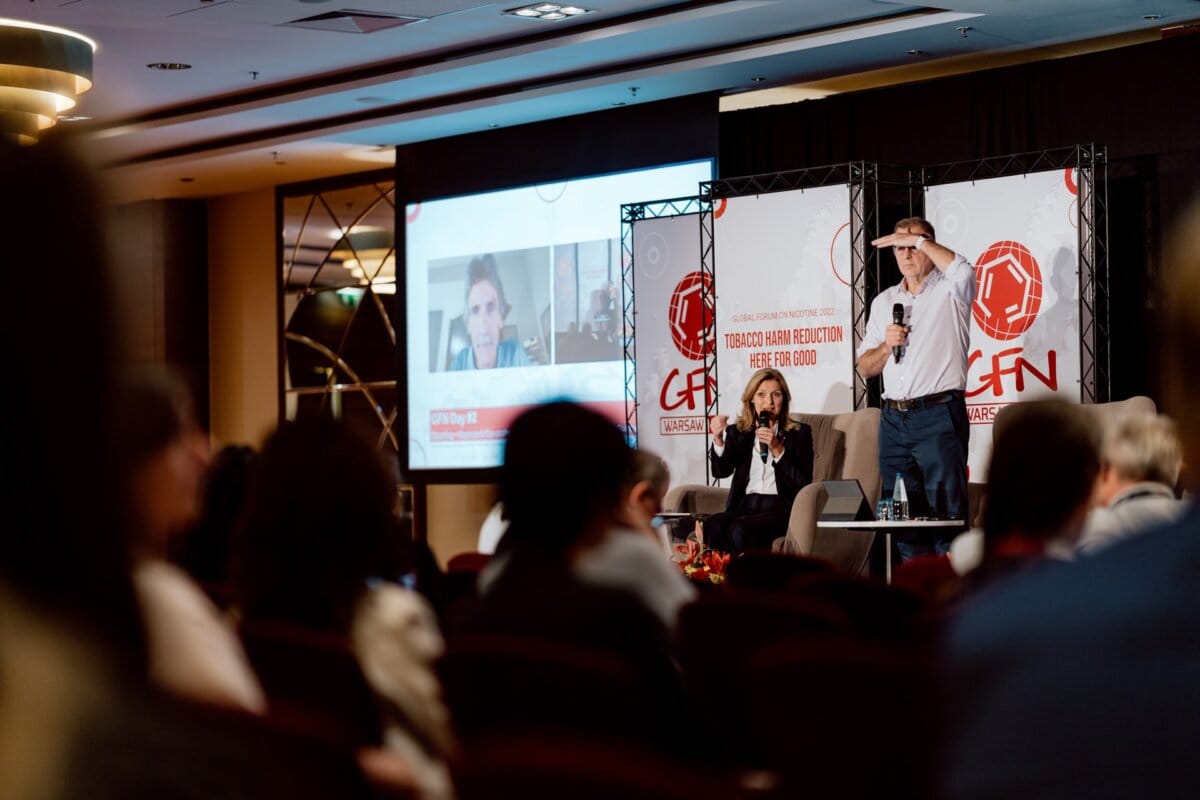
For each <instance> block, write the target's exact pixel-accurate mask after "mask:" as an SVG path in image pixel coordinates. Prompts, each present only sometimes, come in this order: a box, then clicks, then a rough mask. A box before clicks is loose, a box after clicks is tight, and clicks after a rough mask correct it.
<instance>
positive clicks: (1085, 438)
mask: <svg viewBox="0 0 1200 800" xmlns="http://www.w3.org/2000/svg"><path fill="white" fill-rule="evenodd" d="M1099 448H1100V441H1099V436H1098V434H1097V432H1096V431H1095V429H1094V427H1093V426H1092V425H1091V424H1090V422H1089V419H1088V418H1087V417H1085V416H1084V415H1083V414H1082V413H1080V410H1079V406H1078V405H1077V404H1075V403H1070V402H1068V401H1066V400H1060V399H1046V400H1034V401H1027V402H1023V403H1016V404H1014V405H1011V406H1008V407H1007V408H1005V409H1004V413H1003V414H1001V415H1000V416H999V417H998V418H997V420H996V425H995V428H994V430H993V432H992V455H991V459H990V461H989V463H988V485H987V494H986V495H985V498H984V505H983V535H984V556H983V564H982V565H981V566H980V567H979V569H978V570H976V571H975V572H974V573H972V575H973V577H974V578H975V579H981V580H991V579H992V578H995V577H998V576H1000V575H1003V574H1005V573H1008V572H1011V571H1014V570H1019V569H1021V568H1022V567H1024V566H1026V565H1028V564H1030V563H1033V562H1036V561H1037V560H1039V559H1041V558H1042V557H1043V556H1045V555H1047V554H1050V555H1053V554H1055V553H1056V552H1057V553H1060V554H1066V553H1069V552H1070V550H1071V549H1072V548H1073V546H1074V543H1075V542H1076V541H1077V540H1078V539H1079V536H1080V534H1081V533H1082V531H1083V523H1084V520H1085V519H1086V518H1087V512H1088V506H1089V503H1090V501H1091V495H1092V487H1093V486H1094V484H1095V481H1096V476H1097V475H1098V474H1099V471H1100V449H1099Z"/></svg>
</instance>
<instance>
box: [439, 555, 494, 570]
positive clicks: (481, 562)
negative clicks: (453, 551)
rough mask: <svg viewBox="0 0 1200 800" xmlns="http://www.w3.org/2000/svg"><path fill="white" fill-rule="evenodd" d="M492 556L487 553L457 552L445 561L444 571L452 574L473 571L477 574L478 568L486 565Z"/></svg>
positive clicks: (480, 568)
mask: <svg viewBox="0 0 1200 800" xmlns="http://www.w3.org/2000/svg"><path fill="white" fill-rule="evenodd" d="M491 560H492V557H491V555H490V554H488V553H477V552H474V551H472V552H469V553H458V554H457V555H453V556H451V557H450V560H449V561H447V562H446V572H447V573H449V574H454V573H457V572H473V573H476V574H478V573H479V571H480V570H482V569H483V568H484V567H486V566H487V565H488V562H489V561H491Z"/></svg>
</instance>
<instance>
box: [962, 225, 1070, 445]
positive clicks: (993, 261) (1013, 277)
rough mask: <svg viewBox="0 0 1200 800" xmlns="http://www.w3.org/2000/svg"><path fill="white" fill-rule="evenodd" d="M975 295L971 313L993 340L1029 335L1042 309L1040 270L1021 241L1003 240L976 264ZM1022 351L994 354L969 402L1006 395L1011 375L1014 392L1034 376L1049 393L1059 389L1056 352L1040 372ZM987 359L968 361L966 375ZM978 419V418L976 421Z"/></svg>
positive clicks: (983, 417)
mask: <svg viewBox="0 0 1200 800" xmlns="http://www.w3.org/2000/svg"><path fill="white" fill-rule="evenodd" d="M975 281H976V284H977V291H976V293H975V304H974V307H973V308H972V310H971V313H972V315H973V316H974V317H975V322H976V324H978V325H979V328H980V329H981V330H982V331H983V332H984V333H986V334H987V335H988V336H990V337H991V338H993V339H995V340H997V341H1000V342H1008V341H1012V340H1014V339H1017V338H1018V337H1021V336H1024V335H1025V333H1026V332H1027V331H1028V330H1029V329H1030V328H1031V327H1032V326H1033V323H1034V322H1035V321H1036V320H1037V315H1038V311H1040V310H1041V307H1042V270H1041V267H1039V266H1038V263H1037V259H1036V258H1034V257H1033V253H1031V252H1030V251H1029V248H1028V247H1026V246H1025V245H1023V244H1021V243H1020V242H1014V241H1001V242H996V243H995V244H993V245H992V246H991V247H989V248H988V249H986V250H984V251H983V254H982V255H980V256H979V258H977V259H976V260H975ZM1023 352H1024V348H1022V347H1019V346H1018V347H1009V348H1005V349H1003V350H999V351H997V352H995V353H993V354H992V358H991V362H992V363H991V371H990V372H987V373H985V374H983V375H980V376H979V382H978V384H977V385H976V386H975V387H973V388H972V387H968V388H967V391H966V395H967V397H975V396H977V395H980V394H983V393H984V392H986V391H987V390H988V389H991V390H992V394H993V395H994V396H995V397H1001V396H1003V395H1004V394H1005V385H1004V378H1005V377H1006V376H1010V375H1011V376H1012V378H1013V385H1012V387H1011V388H1012V389H1013V391H1015V392H1017V393H1020V392H1023V391H1025V376H1026V374H1029V375H1032V376H1034V377H1036V378H1037V379H1038V380H1039V381H1041V382H1042V383H1043V384H1044V385H1045V386H1048V387H1049V388H1050V389H1051V390H1057V389H1058V372H1057V369H1056V361H1057V353H1055V351H1053V350H1049V351H1047V354H1046V357H1047V365H1046V369H1045V371H1044V372H1043V371H1041V370H1039V369H1038V368H1037V367H1036V366H1034V365H1033V364H1032V363H1031V362H1030V361H1028V360H1027V359H1025V358H1024V357H1022V355H1021V354H1022V353H1023ZM982 357H983V351H982V350H976V351H974V352H972V353H971V354H970V356H969V357H968V359H967V370H968V374H969V373H970V372H971V367H972V366H973V365H974V364H975V362H976V361H978V360H979V359H981V358H982ZM998 409H999V406H998V405H997V406H994V407H991V406H977V407H976V409H975V410H976V411H977V413H973V414H972V415H971V416H972V419H971V421H972V422H990V421H991V417H992V416H994V414H995V411H996V410H998ZM977 417H978V418H977Z"/></svg>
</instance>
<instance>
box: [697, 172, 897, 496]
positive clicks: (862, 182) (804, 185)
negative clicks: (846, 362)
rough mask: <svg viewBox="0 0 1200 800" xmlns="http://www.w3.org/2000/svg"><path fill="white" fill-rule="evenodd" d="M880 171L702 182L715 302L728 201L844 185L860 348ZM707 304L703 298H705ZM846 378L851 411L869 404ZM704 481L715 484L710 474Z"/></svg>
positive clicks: (709, 354) (709, 398)
mask: <svg viewBox="0 0 1200 800" xmlns="http://www.w3.org/2000/svg"><path fill="white" fill-rule="evenodd" d="M878 180H879V167H878V165H876V164H873V163H867V162H863V161H853V162H849V163H845V164H833V165H829V166H821V167H810V168H808V169H801V170H792V171H789V172H776V173H769V174H764V175H750V176H747V177H743V178H725V179H721V180H715V181H708V182H705V183H701V184H700V203H701V211H700V269H701V272H703V273H704V274H705V275H706V276H707V278H708V280H707V281H706V282H705V290H708V287H711V292H712V293H713V298H714V300H715V298H716V297H717V296H719V287H718V284H717V275H716V237H715V235H714V227H713V223H714V220H715V217H716V214H715V213H714V209H717V208H720V207H721V206H722V204H723V201H725V200H727V199H729V198H732V197H745V196H747V195H759V194H771V193H773V192H788V191H794V190H797V189H812V188H817V187H821V186H832V185H839V184H845V185H847V186H848V187H849V189H850V207H849V209H848V216H849V219H850V243H851V257H850V264H851V278H850V287H851V318H852V319H851V329H852V337H851V338H852V342H851V348H852V349H851V352H852V353H853V352H855V351H857V349H858V344H859V342H860V341H862V337H863V334H864V332H865V330H866V326H867V314H868V312H869V311H870V307H871V305H870V300H869V298H870V297H871V296H872V295H873V291H874V289H875V287H876V286H877V285H878V271H879V257H878V254H877V252H876V251H875V249H874V248H871V247H869V245H870V242H871V240H872V239H874V238H875V236H876V235H877V232H878V227H879V212H878V209H879V193H878ZM704 299H705V300H706V301H707V299H708V298H707V297H705V298H704ZM714 305H715V304H714ZM850 372H851V375H850V376H848V377H849V379H850V382H851V385H852V386H853V387H854V392H853V394H854V408H856V409H858V408H864V407H865V406H866V403H867V384H866V381H864V380H863V379H862V378H861V377H859V375H858V373H857V371H855V370H854V368H853V366H852V367H851V369H850ZM704 381H705V386H706V387H707V391H706V393H705V415H706V416H707V417H711V416H712V415H713V414H715V413H716V406H717V392H716V391H715V387H716V385H717V383H716V381H717V351H716V318H715V317H714V319H713V331H712V337H711V339H710V344H709V345H708V346H707V347H706V348H705V351H704ZM708 482H709V483H710V484H711V483H712V482H713V478H712V475H711V474H709V475H708Z"/></svg>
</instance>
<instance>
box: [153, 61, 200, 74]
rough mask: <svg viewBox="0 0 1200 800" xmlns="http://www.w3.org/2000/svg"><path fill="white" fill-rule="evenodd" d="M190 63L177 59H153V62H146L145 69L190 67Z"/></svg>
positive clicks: (171, 69) (170, 69)
mask: <svg viewBox="0 0 1200 800" xmlns="http://www.w3.org/2000/svg"><path fill="white" fill-rule="evenodd" d="M191 68H192V65H191V64H181V63H179V62H178V61H155V62H154V63H153V64H147V65H146V69H162V70H167V71H168V72H169V71H173V70H177V69H191Z"/></svg>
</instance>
